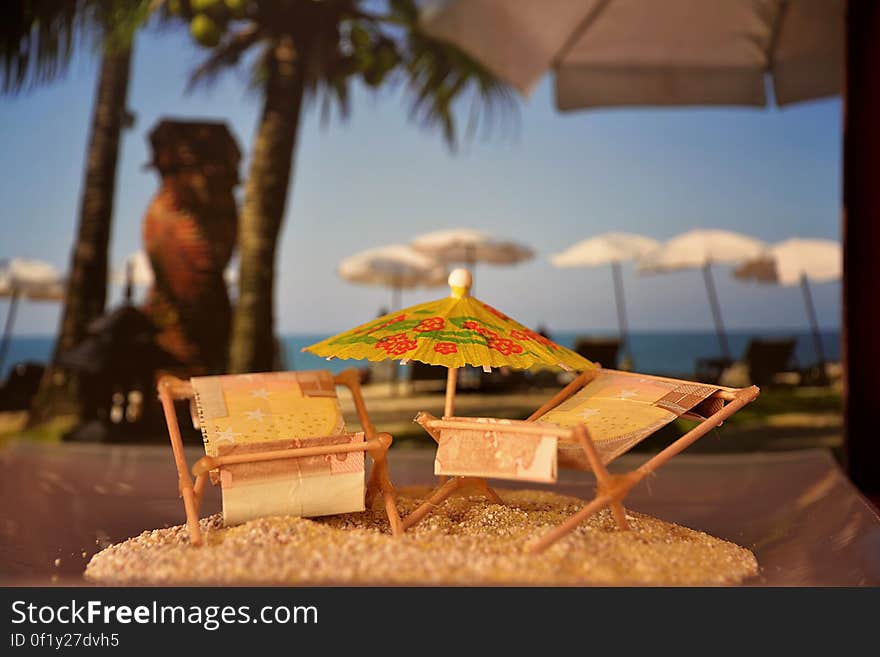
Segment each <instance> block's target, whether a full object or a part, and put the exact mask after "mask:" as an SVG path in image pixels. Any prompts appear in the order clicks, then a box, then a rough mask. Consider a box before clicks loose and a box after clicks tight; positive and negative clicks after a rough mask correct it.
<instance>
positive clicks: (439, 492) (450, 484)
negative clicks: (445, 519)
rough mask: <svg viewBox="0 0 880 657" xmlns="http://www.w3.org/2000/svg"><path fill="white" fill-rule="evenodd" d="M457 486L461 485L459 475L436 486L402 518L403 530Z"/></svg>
mask: <svg viewBox="0 0 880 657" xmlns="http://www.w3.org/2000/svg"><path fill="white" fill-rule="evenodd" d="M459 486H461V479H460V478H459V477H453V478H452V479H450V480H449V481H447V482H446V483H445V484H443V485H442V486H440V487H439V488H437V489H436V490H435V491H434V492H433V493H431V495H430V496H429V497H428V499H426V500H425V501H424V502H422V504H421V505H420V506H419V507H418V508H417V509H416V510H415V511H413V512H412V513H410V514H409V515H408V516H407V517H406V518H404V519H403V531H406V530H407V529H409V528H410V527H412V526H413V525H415V524H416V523H417V522H420V521H421V520H422V519H423V518H424V517H425V516H427V515H428V514H429V513H430V512H431V511H432V510H433V509H434V508H435V507H437V506H439V505H440V504H442V503H443V500H445V499H446V498H447V497H449V496H450V495H452V493H454V492H455V490H456V489H457V488H458V487H459Z"/></svg>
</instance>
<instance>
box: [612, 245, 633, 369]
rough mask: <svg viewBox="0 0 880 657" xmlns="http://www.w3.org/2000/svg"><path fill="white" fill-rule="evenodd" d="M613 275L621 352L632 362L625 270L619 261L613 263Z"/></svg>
mask: <svg viewBox="0 0 880 657" xmlns="http://www.w3.org/2000/svg"><path fill="white" fill-rule="evenodd" d="M611 273H612V276H613V277H614V301H615V302H616V304H617V327H618V331H619V332H620V351H621V352H622V354H623V355H624V356H626V357H628V358H629V360H630V362H632V354H631V353H630V351H629V341H628V340H627V333H628V329H627V325H626V300H625V299H624V296H623V268H622V267H621V265H620V262H619V261H614V262H612V263H611Z"/></svg>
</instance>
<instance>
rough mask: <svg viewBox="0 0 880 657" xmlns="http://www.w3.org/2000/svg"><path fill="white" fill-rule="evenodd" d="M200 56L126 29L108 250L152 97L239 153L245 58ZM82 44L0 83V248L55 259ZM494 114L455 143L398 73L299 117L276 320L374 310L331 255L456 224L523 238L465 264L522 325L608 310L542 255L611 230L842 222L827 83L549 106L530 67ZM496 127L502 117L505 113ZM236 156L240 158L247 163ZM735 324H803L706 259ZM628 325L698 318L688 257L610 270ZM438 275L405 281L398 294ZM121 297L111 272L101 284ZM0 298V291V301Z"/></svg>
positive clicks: (76, 137) (133, 240)
mask: <svg viewBox="0 0 880 657" xmlns="http://www.w3.org/2000/svg"><path fill="white" fill-rule="evenodd" d="M203 56H204V53H203V51H200V50H199V49H198V48H197V47H196V46H194V45H192V44H191V42H190V39H189V37H188V35H187V34H185V33H183V32H175V31H166V32H163V33H158V34H157V33H147V34H144V35H142V36H141V37H140V39H139V41H138V43H137V49H136V52H135V56H134V68H133V75H132V81H131V86H130V90H129V106H130V107H131V109H132V110H133V111H134V112H135V113H136V115H137V123H136V125H135V126H134V128H133V129H132V130H130V131H128V132H126V133H125V135H124V138H123V144H122V151H121V160H120V167H119V174H118V187H117V196H116V210H115V219H114V221H115V223H114V227H113V236H112V247H111V264H112V265H118V264H120V263H121V262H122V261H123V260H124V258H125V256H126V255H127V254H128V253H131V252H132V251H134V250H136V249H138V248H139V245H140V224H141V220H142V217H143V214H144V210H145V209H146V207H147V205H148V203H149V201H150V199H151V197H152V195H153V194H154V193H155V192H156V190H157V188H158V179H157V176H156V174H155V172H154V171H152V170H144V169H143V168H142V165H143V164H144V163H145V162H146V161H147V160H148V159H149V154H148V150H147V145H146V134H147V133H148V132H149V130H150V128H151V127H152V126H153V125H154V124H155V122H156V121H157V120H158V119H159V117H162V116H173V117H182V118H194V117H209V118H212V119H223V120H225V121H227V122H228V123H229V125H230V127H231V129H232V131H233V133H234V134H235V135H236V136H237V138H238V139H239V141H240V143H241V146H242V150H243V151H244V153H245V154H247V152H248V151H249V144H250V142H251V139H252V136H253V134H254V130H255V126H256V120H257V116H258V113H259V109H260V102H259V98H258V97H257V96H256V95H254V94H253V93H251V92H247V91H246V85H245V83H244V81H245V79H246V75H245V73H244V72H240V73H237V72H231V73H229V74H227V75H225V76H223V77H221V78H220V80H219V82H218V84H217V85H216V86H214V87H213V88H211V89H210V90H207V91H205V90H197V91H195V92H192V93H190V94H186V93H184V89H185V86H186V80H187V75H188V72H189V71H190V70H191V69H192V68H193V66H194V65H195V64H196V63H198V62H199V61H200V59H201V58H202V57H203ZM95 75H96V62H95V58H94V57H93V56H87V55H84V56H82V57H79V58H78V59H77V60H75V61H74V63H73V65H72V67H71V69H70V71H69V73H68V75H67V77H66V78H65V80H63V81H62V82H60V83H58V84H55V85H53V86H51V87H48V88H43V89H38V90H35V91H32V92H30V93H27V94H22V95H19V96H16V97H11V98H10V97H0V144H2V148H0V199H2V200H3V203H2V210H0V212H2V221H0V258H4V257H12V256H27V257H34V258H40V259H43V260H48V261H50V262H52V263H53V264H55V265H57V266H58V267H59V268H61V269H64V268H66V266H67V262H68V258H69V251H70V245H71V243H72V238H73V234H74V230H75V221H76V215H77V208H78V203H79V192H80V185H81V182H82V171H83V160H84V156H85V148H86V140H87V132H88V125H89V120H90V114H91V106H92V100H93V94H94V87H95ZM513 123H514V125H513V126H508V129H507V130H506V131H500V130H495V131H494V133H493V134H492V135H489V136H488V137H479V138H477V139H476V140H475V141H473V142H472V143H470V144H466V145H465V146H464V147H463V148H461V149H460V150H459V152H457V153H455V154H453V153H450V151H449V150H448V149H447V148H446V146H445V145H444V143H443V140H442V139H441V137H440V135H439V134H438V133H436V132H427V131H425V130H422V129H420V128H419V127H418V126H416V125H414V124H413V123H412V122H411V121H410V120H409V118H408V112H407V105H406V102H405V99H404V98H402V97H401V95H400V94H399V93H397V92H393V91H391V92H381V93H379V94H374V93H369V92H367V91H366V90H364V89H360V88H358V89H356V93H355V94H354V99H353V111H352V116H351V118H350V120H349V121H348V122H345V123H342V122H340V121H339V120H338V119H335V118H334V119H333V120H332V121H331V122H330V123H329V125H327V126H322V123H321V121H320V117H319V116H318V112H315V111H312V112H310V113H309V115H308V117H307V119H306V121H305V123H304V125H303V127H302V132H301V139H300V144H299V148H298V153H297V164H296V171H295V174H294V178H293V185H292V188H291V196H290V201H289V203H288V209H287V215H286V220H285V227H284V232H283V236H282V240H281V243H280V246H279V254H278V268H279V272H280V278H279V285H278V289H277V291H276V294H277V317H278V324H279V330H280V331H281V332H284V333H288V332H319V333H320V332H329V331H336V330H342V329H344V328H347V327H349V326H351V325H354V324H357V323H360V322H361V321H364V320H366V319H368V318H370V317H372V316H373V315H374V314H375V312H376V310H377V309H378V308H379V307H380V306H382V305H387V304H388V302H389V296H390V295H389V293H388V292H387V291H386V290H383V289H381V288H368V287H361V286H355V285H351V284H348V283H345V282H344V281H341V280H339V279H338V278H337V276H336V274H335V268H336V265H337V263H338V262H339V260H340V259H342V258H343V257H345V256H347V255H350V254H352V253H354V252H356V251H358V250H360V249H363V248H367V247H373V246H381V245H383V244H387V243H391V242H406V241H408V240H410V239H411V238H413V237H415V236H416V235H418V234H420V233H423V232H426V231H429V230H435V229H440V228H450V227H459V226H468V227H474V228H480V229H484V230H487V231H490V232H492V233H496V234H498V235H500V236H505V237H509V238H513V239H516V240H520V241H522V242H525V243H528V244H530V245H531V246H533V247H534V248H535V249H536V250H537V252H538V257H537V258H536V259H535V260H534V261H532V262H530V263H528V264H525V265H521V266H519V267H515V268H495V267H490V266H481V267H479V268H478V271H477V279H478V292H479V296H481V297H482V298H484V299H485V300H487V301H490V302H492V303H493V304H494V305H496V306H498V307H500V308H502V309H504V310H505V311H506V312H508V313H510V314H512V315H513V316H515V317H517V318H518V319H520V320H521V321H523V322H525V323H528V324H533V325H535V324H539V323H543V324H546V325H548V326H549V327H550V328H551V329H555V330H563V329H583V330H604V329H609V328H611V327H613V326H614V325H615V314H614V305H613V298H612V296H611V277H610V273H609V271H608V270H607V269H605V268H599V269H596V270H590V269H583V270H571V269H569V270H556V269H554V268H553V267H552V266H551V265H550V263H549V261H548V256H549V255H550V254H552V253H554V252H556V251H559V250H561V249H563V248H565V247H566V246H568V245H569V244H571V243H573V242H575V241H578V240H580V239H583V238H585V237H589V236H591V235H595V234H598V233H601V232H605V231H609V230H625V231H634V232H641V233H644V234H646V235H650V236H652V237H655V238H658V239H667V238H670V237H672V236H674V235H675V234H677V233H680V232H682V231H685V230H689V229H691V228H695V227H706V228H726V229H732V230H739V231H742V232H745V233H748V234H751V235H753V236H755V237H758V238H760V239H762V240H766V241H768V242H774V241H779V240H782V239H785V238H787V237H791V236H795V235H796V236H802V237H821V238H831V239H839V236H840V195H841V161H840V150H841V105H840V101H839V100H837V99H832V100H824V101H817V102H811V103H806V104H802V105H797V106H794V107H792V108H788V109H784V110H780V109H777V108H770V109H751V108H748V109H689V110H668V109H664V110H655V109H633V110H603V111H586V112H576V113H569V114H559V113H558V112H556V111H555V109H554V108H553V101H552V84H551V80H550V79H545V80H544V82H543V83H542V84H541V85H540V86H539V88H538V89H537V91H536V92H535V93H534V95H533V96H532V97H531V98H530V99H528V100H527V101H525V102H523V103H521V104H520V110H519V112H518V118H517V119H516V120H515V121H514V122H513ZM511 128H512V129H511ZM246 166H247V161H246V160H245V162H244V163H243V165H242V175H244V174H245V173H246V170H247V169H246ZM716 280H717V282H718V288H719V295H720V297H721V299H722V302H723V304H724V312H725V319H726V322H727V324H728V325H729V326H730V327H734V328H762V327H764V328H783V327H784V328H788V327H804V326H805V324H806V321H805V317H804V309H803V304H802V300H801V296H800V292H799V290H797V289H776V288H772V287H755V286H751V285H744V284H742V283H739V282H735V281H733V280H731V278H730V276H729V271H728V270H725V269H723V268H721V269H719V270H718V271H717V272H716ZM625 284H626V290H627V294H628V306H629V315H630V324H631V326H632V328H633V329H634V330H639V329H643V330H646V329H669V330H675V329H682V328H691V329H703V328H710V327H711V326H712V324H711V316H710V313H709V310H708V307H707V305H706V301H705V292H704V290H703V287H702V279H701V277H700V275H699V273H698V272H681V273H676V274H670V275H664V276H655V277H639V276H637V275H636V274H635V272H634V271H633V270H632V268H627V270H626V272H625ZM438 294H442V290H433V291H415V292H409V293H406V294H405V295H404V304H406V305H408V304H410V303H416V302H418V301H422V300H426V299H429V298H433V297H435V296H437V295H438ZM814 294H815V298H816V304H817V310H818V313H819V317H820V322H821V323H822V324H823V325H825V326H828V327H836V326H838V325H839V316H840V286H839V284H826V285H821V286H815V287H814ZM113 298H114V299H115V298H118V290H114V291H113ZM5 312H6V305H5V303H3V302H0V316H5ZM57 322H58V309H57V307H54V306H51V305H43V304H24V307H23V308H22V309H21V311H20V314H19V321H18V322H17V328H16V333H18V334H33V333H39V334H48V333H52V332H54V331H55V330H56V328H57Z"/></svg>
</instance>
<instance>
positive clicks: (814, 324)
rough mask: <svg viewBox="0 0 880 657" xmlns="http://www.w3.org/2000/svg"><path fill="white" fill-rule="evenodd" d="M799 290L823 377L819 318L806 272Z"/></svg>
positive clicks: (822, 352)
mask: <svg viewBox="0 0 880 657" xmlns="http://www.w3.org/2000/svg"><path fill="white" fill-rule="evenodd" d="M801 290H802V291H803V293H804V304H806V306H807V317H808V318H809V320H810V329H811V330H812V332H813V346H814V347H815V348H816V358H818V359H819V376H820V377H822V378H824V377H825V349H824V348H823V347H822V333H821V332H820V331H819V320H818V319H816V306H815V305H813V294H812V293H811V292H810V283H809V282H808V281H807V276H806V274H804V275H802V276H801Z"/></svg>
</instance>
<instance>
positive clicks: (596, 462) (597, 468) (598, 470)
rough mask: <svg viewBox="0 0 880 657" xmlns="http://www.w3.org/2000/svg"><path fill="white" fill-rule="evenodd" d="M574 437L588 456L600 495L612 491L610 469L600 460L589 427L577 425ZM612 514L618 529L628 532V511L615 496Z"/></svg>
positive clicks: (612, 501) (612, 500)
mask: <svg viewBox="0 0 880 657" xmlns="http://www.w3.org/2000/svg"><path fill="white" fill-rule="evenodd" d="M574 436H575V438H577V441H578V443H580V446H581V449H583V450H584V454H586V456H587V461H589V463H590V468H591V469H592V470H593V474H595V475H596V481H597V482H598V493H599V494H601V493H608V492H610V489H611V488H612V487H613V479H612V477H611V474H610V473H609V472H608V469H607V468H606V467H605V464H604V463H602V459H601V458H599V453H598V452H597V451H596V446H595V445H594V444H593V441H592V439H591V438H590V434H589V432H588V431H587V427H585V426H584V425H583V424H579V425H577V426H576V427H575V428H574ZM611 512H612V513H613V514H614V520H615V521H616V522H617V528H618V529H619V530H620V531H622V532H623V531H627V530H628V529H629V524H628V523H627V521H626V511H625V510H624V508H623V504H621V502H620V500H618V499H615V498H614V497H613V496H612V499H611Z"/></svg>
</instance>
